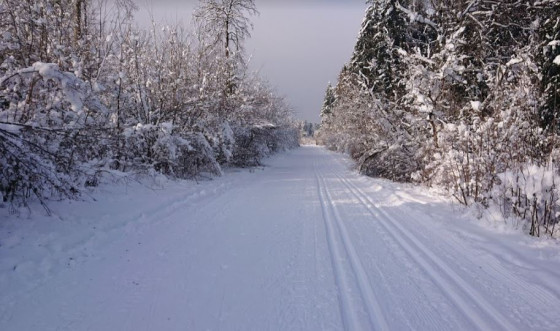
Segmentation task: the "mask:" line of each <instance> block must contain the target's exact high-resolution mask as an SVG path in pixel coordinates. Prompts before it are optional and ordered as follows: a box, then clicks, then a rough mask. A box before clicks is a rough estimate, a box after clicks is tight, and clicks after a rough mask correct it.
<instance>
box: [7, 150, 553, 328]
mask: <svg viewBox="0 0 560 331" xmlns="http://www.w3.org/2000/svg"><path fill="white" fill-rule="evenodd" d="M265 163H266V164H267V166H266V167H265V168H263V169H260V168H255V169H251V170H229V171H228V173H227V174H226V175H225V176H223V177H221V178H217V179H215V180H212V181H204V182H200V184H196V183H194V182H190V181H179V182H167V181H165V180H164V179H162V178H156V179H154V183H146V182H145V181H144V182H142V183H139V182H128V183H124V182H120V183H119V182H117V183H113V184H111V185H109V184H105V185H104V186H101V187H100V188H98V189H97V191H95V192H92V193H91V195H92V197H93V198H94V199H95V200H96V201H95V202H93V201H91V200H93V199H88V201H72V202H70V201H66V202H51V204H50V208H51V209H52V211H53V214H54V215H55V216H54V217H51V218H49V217H44V216H42V214H43V212H42V211H41V209H40V207H37V206H31V208H30V209H28V210H23V211H21V214H20V216H19V217H15V216H13V215H11V214H10V213H9V208H0V293H2V296H0V330H219V329H224V330H268V329H273V330H341V329H349V330H350V329H351V330H372V329H379V330H408V329H419V330H451V329H456V330H475V329H479V330H536V329H538V330H557V328H558V325H560V324H559V323H560V314H558V310H557V307H559V305H560V282H559V281H558V280H560V247H559V245H558V243H557V242H555V241H553V240H545V239H535V238H532V237H529V236H526V235H525V234H523V233H521V232H520V231H511V229H510V230H507V231H506V229H503V228H500V227H499V226H496V224H498V223H499V221H495V222H494V221H492V220H491V219H490V218H488V217H486V218H483V219H481V220H476V219H475V218H473V217H472V216H470V214H469V213H465V212H464V210H463V209H462V208H461V207H460V206H458V205H456V204H453V203H451V202H450V201H448V200H447V199H445V198H442V197H441V196H440V195H438V194H437V193H436V192H431V191H428V190H426V189H422V188H415V187H412V186H409V185H404V184H395V183H391V182H388V181H385V180H378V179H371V178H367V177H363V176H360V175H358V174H357V173H356V172H355V171H354V170H351V167H352V163H351V162H350V161H349V160H348V159H347V158H346V157H344V156H342V155H339V154H334V153H331V152H328V151H326V150H324V149H323V148H320V147H316V146H305V147H302V148H299V149H297V150H294V151H290V152H287V153H285V154H282V155H278V156H275V157H273V158H271V159H268V160H267V161H266V162H265ZM148 184H150V185H148ZM489 228H490V229H491V230H489ZM529 317H530V318H529Z"/></svg>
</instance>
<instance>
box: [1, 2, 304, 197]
mask: <svg viewBox="0 0 560 331" xmlns="http://www.w3.org/2000/svg"><path fill="white" fill-rule="evenodd" d="M136 10H137V8H136V7H135V5H134V3H133V2H132V1H131V0H112V1H108V0H1V1H0V154H1V157H0V196H1V197H2V200H3V201H4V202H11V203H14V202H17V203H21V202H25V201H26V200H27V199H29V198H36V199H39V200H40V201H42V202H44V200H45V199H48V198H50V197H53V196H56V197H65V198H67V197H75V196H77V195H78V194H79V192H80V191H81V190H82V189H83V188H84V187H87V186H95V185H97V184H98V181H99V178H100V176H102V175H103V174H105V173H115V172H119V173H122V172H124V173H129V174H136V173H140V174H150V173H161V174H164V175H167V176H171V177H174V178H193V177H196V176H199V175H200V174H203V173H210V174H216V175H219V174H221V172H222V167H224V166H250V165H256V164H259V162H260V160H261V159H262V157H264V156H266V155H268V154H270V153H273V152H275V151H278V150H282V149H285V148H290V147H293V146H296V145H297V144H298V134H299V133H298V128H297V125H296V124H295V122H294V121H293V120H292V110H291V108H290V107H289V105H288V104H287V103H286V102H285V101H284V99H283V98H282V97H280V96H278V95H277V94H276V93H275V92H274V90H273V89H272V87H271V86H270V85H269V84H268V83H267V82H266V81H264V80H263V79H261V78H260V77H258V76H257V75H256V74H254V73H252V72H251V71H250V70H248V68H247V64H246V61H245V60H246V56H245V53H244V50H243V42H244V40H246V39H247V38H248V37H249V36H250V32H251V29H252V25H251V22H250V16H251V15H255V14H257V13H258V11H257V8H256V6H255V3H254V0H201V1H200V3H199V5H198V7H197V9H196V11H195V13H194V20H193V21H194V23H193V25H192V26H189V27H185V26H181V25H174V26H169V25H160V24H158V23H156V22H153V21H152V27H151V28H148V29H145V28H140V27H138V26H137V24H136V23H135V21H134V13H135V11H136Z"/></svg>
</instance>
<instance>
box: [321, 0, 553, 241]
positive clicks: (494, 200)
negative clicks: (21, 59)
mask: <svg viewBox="0 0 560 331" xmlns="http://www.w3.org/2000/svg"><path fill="white" fill-rule="evenodd" d="M368 3H369V7H368V9H367V12H366V14H365V18H364V20H363V23H362V27H361V31H360V33H359V36H358V39H357V43H356V45H355V49H354V53H353V55H352V57H351V59H350V60H349V61H348V63H346V64H345V65H344V67H343V68H342V70H341V72H340V75H339V79H338V83H337V84H336V85H335V86H331V85H329V86H328V87H327V91H326V94H325V100H324V104H323V107H322V111H321V117H322V123H321V130H320V131H321V132H320V134H319V139H320V142H321V143H322V144H324V145H326V146H327V147H329V148H330V149H332V150H337V151H341V152H345V153H348V154H349V155H350V156H351V157H352V158H353V159H355V160H356V161H357V165H358V167H359V170H360V172H362V173H364V174H366V175H370V176H374V177H382V178H387V179H391V180H396V181H403V182H414V183H419V184H423V185H427V186H433V187H443V188H445V189H446V190H447V191H448V192H450V193H451V194H452V195H453V196H454V197H455V199H456V200H457V201H459V202H460V203H461V204H464V205H473V204H475V205H479V206H482V207H484V208H487V207H496V208H499V209H500V210H501V212H502V213H503V215H504V216H505V217H516V218H522V219H525V220H527V223H528V224H529V233H530V234H531V235H534V236H540V235H552V234H553V233H554V232H555V227H556V230H557V229H558V226H557V223H558V220H559V216H560V201H559V195H560V192H559V190H558V186H557V185H556V183H560V176H559V171H560V158H559V157H560V144H559V139H558V138H559V137H558V134H559V133H560V122H559V115H560V84H559V83H560V3H559V2H558V1H557V0H541V1H536V0H530V1H516V0H502V1H495V0H424V1H419V0H416V1H415V0H399V1H397V0H375V1H371V0H370V1H369V2H368Z"/></svg>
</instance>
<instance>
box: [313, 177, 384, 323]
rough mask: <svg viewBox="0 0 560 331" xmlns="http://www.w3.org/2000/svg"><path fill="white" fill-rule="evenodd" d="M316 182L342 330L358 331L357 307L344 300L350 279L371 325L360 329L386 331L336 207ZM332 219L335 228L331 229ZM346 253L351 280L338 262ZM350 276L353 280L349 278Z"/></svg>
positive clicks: (321, 183)
mask: <svg viewBox="0 0 560 331" xmlns="http://www.w3.org/2000/svg"><path fill="white" fill-rule="evenodd" d="M315 176H316V180H317V189H318V191H319V197H320V200H321V206H322V211H323V219H324V220H325V227H326V229H327V236H328V244H329V251H330V252H331V262H332V265H333V268H334V269H335V272H336V279H337V288H338V292H339V297H340V298H341V312H342V317H343V321H344V322H345V323H344V324H345V326H346V327H347V329H349V330H359V329H361V327H360V326H359V320H358V318H357V316H356V313H357V312H358V311H359V309H358V308H357V307H355V306H354V304H352V299H351V298H349V297H348V290H349V289H351V287H350V285H348V283H349V282H351V280H349V279H348V278H354V279H355V281H356V282H357V283H358V287H359V294H360V295H361V298H362V300H363V303H364V304H365V305H366V308H367V315H368V317H369V321H370V323H371V325H370V326H369V327H364V328H363V329H364V330H370V329H371V327H373V328H374V329H375V330H389V326H388V325H387V322H386V321H385V318H384V316H383V313H382V311H381V305H380V303H379V302H378V301H377V299H376V298H375V294H374V292H373V289H372V287H371V285H370V283H369V279H368V276H367V274H366V272H365V270H364V267H363V265H362V263H361V262H360V258H359V257H358V255H357V254H356V249H355V248H354V246H353V245H352V241H351V239H350V237H349V236H348V231H347V230H346V227H345V226H344V223H343V222H342V221H341V218H340V215H339V212H338V210H337V209H336V206H335V205H334V204H333V202H332V197H331V194H330V193H329V191H328V188H327V186H326V184H325V179H324V178H323V177H322V176H321V175H320V174H318V173H317V172H316V173H315ZM333 219H334V223H335V224H336V226H333V224H332V223H333ZM337 233H338V237H340V239H341V240H340V242H341V243H342V247H340V243H339V240H337V239H336V237H337V236H336V234H337ZM343 250H344V251H345V252H346V255H347V256H348V258H349V261H350V267H351V269H352V270H351V276H350V277H348V276H347V272H345V271H344V270H343V267H342V261H344V258H342V256H343V255H342V254H343V253H342V251H343ZM352 276H353V277H352Z"/></svg>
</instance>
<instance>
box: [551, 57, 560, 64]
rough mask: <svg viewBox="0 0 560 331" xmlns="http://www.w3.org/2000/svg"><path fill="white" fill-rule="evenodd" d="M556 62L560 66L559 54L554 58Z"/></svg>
mask: <svg viewBox="0 0 560 331" xmlns="http://www.w3.org/2000/svg"><path fill="white" fill-rule="evenodd" d="M552 62H554V64H556V65H559V66H560V55H557V56H556V58H555V59H554V61H552Z"/></svg>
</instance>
